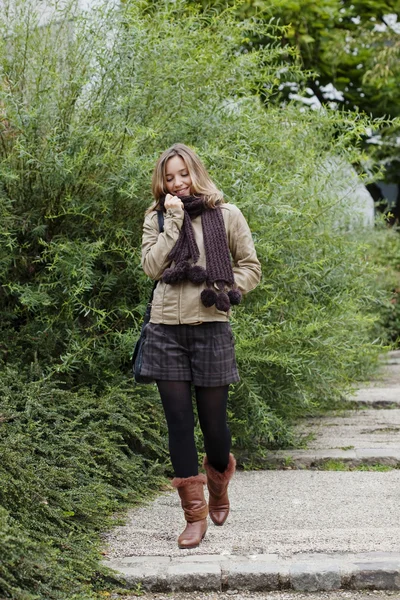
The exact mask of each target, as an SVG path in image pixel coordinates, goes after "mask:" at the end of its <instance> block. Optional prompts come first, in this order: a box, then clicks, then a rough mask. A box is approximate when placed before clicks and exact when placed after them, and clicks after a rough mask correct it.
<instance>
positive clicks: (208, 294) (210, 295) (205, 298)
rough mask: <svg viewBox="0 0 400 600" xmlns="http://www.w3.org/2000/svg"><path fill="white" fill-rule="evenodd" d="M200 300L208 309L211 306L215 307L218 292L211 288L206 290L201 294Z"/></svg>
mask: <svg viewBox="0 0 400 600" xmlns="http://www.w3.org/2000/svg"><path fill="white" fill-rule="evenodd" d="M200 298H201V301H202V303H203V304H204V306H205V307H206V308H210V306H213V304H215V301H216V300H217V292H216V291H215V290H212V289H211V288H206V289H205V290H203V291H202V292H201V294H200Z"/></svg>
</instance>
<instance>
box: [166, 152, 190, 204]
mask: <svg viewBox="0 0 400 600" xmlns="http://www.w3.org/2000/svg"><path fill="white" fill-rule="evenodd" d="M165 186H166V188H167V190H168V192H169V193H170V194H172V195H173V196H190V194H191V192H192V180H191V178H190V175H189V171H188V170H187V168H186V165H185V162H184V160H183V159H182V158H181V157H180V156H178V155H176V156H172V158H169V159H168V160H167V164H166V165H165Z"/></svg>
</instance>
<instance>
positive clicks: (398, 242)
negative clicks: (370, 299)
mask: <svg viewBox="0 0 400 600" xmlns="http://www.w3.org/2000/svg"><path fill="white" fill-rule="evenodd" d="M369 258H370V260H371V261H372V262H373V263H374V264H376V265H377V267H378V274H377V288H379V289H384V290H386V294H385V295H384V296H383V297H382V300H381V302H380V303H379V314H380V317H381V318H380V322H381V325H382V326H383V328H384V331H385V332H386V335H387V338H388V341H389V342H390V343H391V344H392V345H393V346H394V347H399V344H400V232H399V230H398V229H397V230H396V228H393V229H388V228H387V227H386V226H381V227H379V228H378V229H377V231H376V232H375V234H374V236H373V240H372V243H371V248H370V252H369Z"/></svg>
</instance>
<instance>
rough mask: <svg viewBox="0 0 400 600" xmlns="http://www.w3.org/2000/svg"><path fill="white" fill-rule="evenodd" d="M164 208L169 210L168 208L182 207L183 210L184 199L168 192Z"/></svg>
mask: <svg viewBox="0 0 400 600" xmlns="http://www.w3.org/2000/svg"><path fill="white" fill-rule="evenodd" d="M164 208H165V210H168V208H180V209H181V210H183V208H184V206H183V202H182V200H181V199H180V198H179V197H178V196H172V194H167V195H166V196H165V202H164Z"/></svg>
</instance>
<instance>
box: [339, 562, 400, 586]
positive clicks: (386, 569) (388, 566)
mask: <svg viewBox="0 0 400 600" xmlns="http://www.w3.org/2000/svg"><path fill="white" fill-rule="evenodd" d="M349 587H350V588H352V589H355V590H400V562H399V561H397V562H396V563H393V562H392V561H388V562H383V561H382V562H381V561H380V562H376V563H365V564H363V563H359V564H357V570H356V571H354V572H353V573H351V575H350V580H349Z"/></svg>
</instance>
